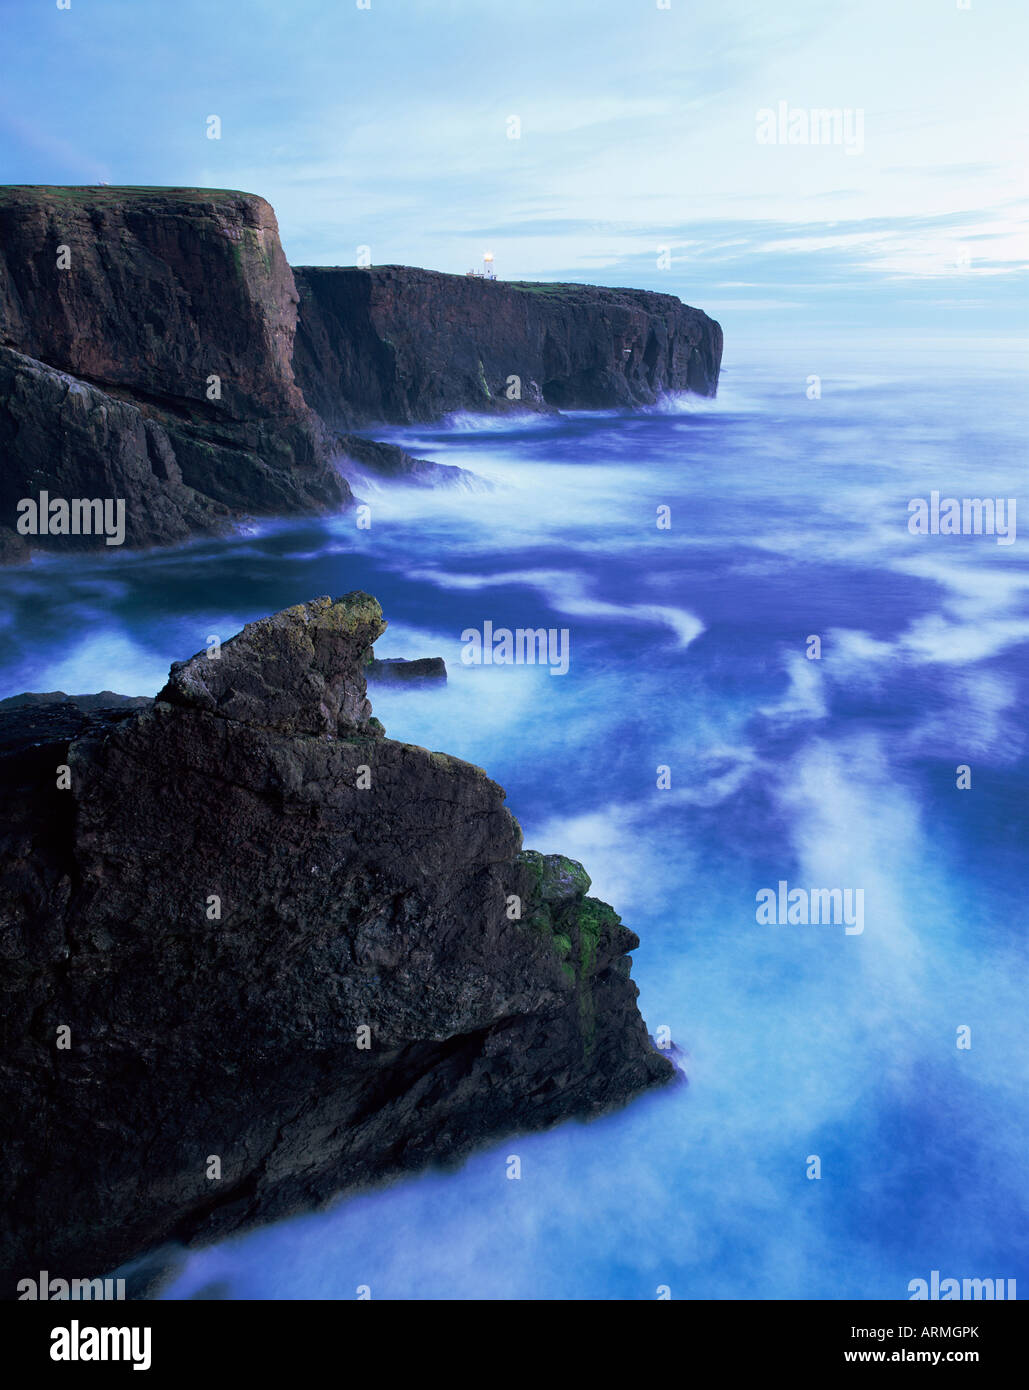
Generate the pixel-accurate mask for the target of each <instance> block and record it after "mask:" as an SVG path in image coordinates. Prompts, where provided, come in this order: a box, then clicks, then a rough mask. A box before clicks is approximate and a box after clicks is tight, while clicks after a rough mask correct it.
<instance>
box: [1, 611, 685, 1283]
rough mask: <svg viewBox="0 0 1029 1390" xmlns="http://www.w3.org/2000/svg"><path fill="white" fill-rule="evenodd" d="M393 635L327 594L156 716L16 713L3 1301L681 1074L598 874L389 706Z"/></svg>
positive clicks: (255, 633)
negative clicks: (383, 657)
mask: <svg viewBox="0 0 1029 1390" xmlns="http://www.w3.org/2000/svg"><path fill="white" fill-rule="evenodd" d="M383 626H384V624H383V623H382V619H381V611H380V609H379V606H378V604H377V603H376V602H375V601H374V599H372V598H370V597H369V596H368V595H366V594H361V593H356V594H349V595H347V596H346V597H345V598H342V599H337V600H330V599H328V598H325V599H319V600H316V601H314V602H312V603H308V604H303V605H300V606H298V607H296V608H291V609H287V610H286V611H285V612H283V613H280V614H277V615H276V616H275V617H272V618H266V619H263V620H262V621H261V622H258V623H252V624H250V625H248V626H247V627H246V628H245V629H244V630H243V632H242V633H241V634H240V635H239V636H237V637H236V638H235V639H233V640H232V641H231V642H228V643H226V644H225V646H224V647H223V648H222V652H221V657H220V659H218V660H211V659H208V657H207V656H206V654H204V653H201V654H200V655H198V656H195V657H193V658H192V659H191V660H190V661H187V662H184V663H179V664H177V665H175V666H173V668H172V671H171V675H170V678H169V680H168V683H167V685H166V686H165V687H164V689H163V690H162V691H161V692H160V694H159V695H158V697H157V699H156V700H155V701H154V702H153V703H152V704H150V705H148V706H146V707H143V708H132V707H130V706H128V705H124V706H121V707H117V706H114V707H108V708H97V709H88V708H85V707H84V706H83V704H81V703H79V704H76V703H75V702H74V701H72V700H68V699H64V700H62V701H60V702H58V703H50V704H37V703H31V702H30V703H26V704H22V705H15V706H14V707H10V706H9V707H8V708H6V709H4V710H2V711H0V772H2V777H0V787H2V792H0V975H2V979H3V991H4V998H5V1007H4V1011H3V1043H2V1067H0V1107H2V1112H3V1115H4V1123H5V1131H6V1135H5V1143H4V1145H3V1148H2V1152H0V1190H2V1192H3V1201H4V1206H5V1211H4V1216H3V1221H2V1226H0V1295H3V1296H7V1297H11V1296H13V1294H14V1290H15V1282H16V1280H17V1279H18V1278H20V1277H24V1276H25V1275H26V1274H35V1272H36V1271H38V1270H40V1269H46V1270H48V1271H50V1272H51V1274H52V1275H54V1276H62V1277H86V1276H93V1275H100V1274H102V1273H103V1272H105V1271H108V1270H110V1269H112V1268H113V1267H115V1266H117V1265H119V1264H120V1263H121V1262H123V1261H125V1260H127V1259H130V1258H132V1257H134V1256H136V1255H139V1254H141V1253H142V1252H144V1251H147V1250H148V1249H151V1248H153V1247H155V1246H157V1245H160V1244H161V1243H162V1242H164V1241H166V1240H181V1241H186V1242H193V1241H196V1242H203V1241H208V1240H211V1239H214V1238H216V1237H220V1236H223V1235H225V1234H227V1233H229V1232H232V1231H236V1230H240V1229H243V1228H245V1227H247V1226H251V1225H253V1224H255V1223H258V1222H261V1221H265V1220H268V1219H271V1218H274V1217H278V1216H283V1215H286V1214H288V1213H291V1212H295V1211H298V1210H301V1209H305V1208H309V1207H310V1206H312V1205H313V1204H317V1203H319V1202H321V1201H323V1200H326V1199H328V1198H330V1197H331V1196H332V1195H333V1194H335V1193H337V1192H339V1191H340V1190H345V1189H353V1188H356V1187H359V1186H362V1185H365V1184H368V1183H374V1182H378V1181H381V1180H383V1179H385V1178H388V1177H389V1176H390V1175H392V1174H395V1173H397V1172H399V1171H402V1170H405V1169H412V1168H416V1167H418V1166H420V1165H423V1164H425V1163H429V1162H437V1161H449V1160H454V1159H457V1158H460V1157H461V1156H462V1155H464V1154H466V1153H467V1152H468V1151H469V1150H470V1149H472V1148H473V1147H474V1146H475V1145H477V1144H481V1143H482V1142H483V1141H485V1140H488V1139H490V1138H493V1137H496V1136H499V1135H501V1134H504V1133H505V1132H509V1131H513V1130H526V1129H531V1128H535V1127H540V1126H546V1125H550V1124H553V1123H555V1122H557V1121H560V1120H563V1119H566V1118H568V1117H570V1116H589V1115H592V1114H595V1113H597V1112H599V1111H603V1110H605V1109H608V1108H609V1107H611V1106H615V1105H618V1104H621V1103H622V1102H624V1101H625V1100H626V1099H627V1098H629V1097H630V1096H632V1095H633V1094H635V1093H636V1092H638V1091H640V1090H642V1089H643V1088H646V1087H649V1086H652V1085H656V1084H660V1083H663V1082H665V1081H667V1080H668V1079H670V1078H671V1077H672V1075H673V1068H672V1067H671V1065H670V1063H669V1062H668V1061H667V1060H666V1059H665V1058H664V1057H662V1056H661V1055H659V1054H658V1053H656V1052H655V1051H653V1050H652V1048H651V1047H650V1045H649V1043H648V1039H647V1036H646V1031H645V1028H644V1025H643V1022H642V1020H641V1018H640V1016H639V1013H638V1011H637V1007H636V989H635V987H634V985H633V984H632V983H631V981H630V979H629V969H630V962H629V959H628V956H627V955H626V952H627V951H630V950H632V949H633V948H634V947H635V946H637V945H638V944H639V943H638V940H637V938H636V937H635V936H634V934H633V933H632V932H631V931H629V930H627V929H626V928H625V927H623V926H622V925H621V923H620V921H619V919H618V917H617V915H616V914H615V913H614V912H613V911H612V910H611V909H610V908H609V907H607V906H606V905H605V904H603V903H601V902H599V901H597V900H596V899H593V898H590V897H588V896H587V892H588V889H589V879H588V877H587V876H586V874H585V871H584V870H583V869H582V868H581V866H579V865H577V864H575V863H573V862H572V861H570V860H565V859H562V858H560V857H559V856H552V857H546V858H545V857H543V856H541V855H538V854H530V853H523V852H521V834H520V831H519V828H518V825H517V823H516V822H515V820H514V819H513V817H512V816H511V815H510V813H509V812H508V811H507V810H506V809H505V807H504V792H503V790H502V788H500V787H499V786H497V785H496V783H494V782H492V781H490V779H489V778H488V777H487V775H486V774H485V773H484V772H483V771H481V770H480V769H479V768H476V767H472V766H470V765H469V764H466V763H463V762H459V761H458V760H456V759H454V758H451V757H448V756H446V755H445V754H442V753H432V752H428V751H426V750H425V749H423V748H417V747H412V746H409V745H406V744H403V743H397V742H394V741H392V740H390V739H388V738H386V737H385V736H384V733H383V730H382V728H381V726H380V725H379V724H378V722H377V721H376V720H375V719H374V718H373V717H372V716H371V710H370V706H369V704H368V701H367V698H366V692H365V677H364V669H365V662H366V659H367V656H368V650H369V648H370V646H371V644H372V642H373V641H374V640H375V638H376V637H377V636H378V635H379V633H380V632H381V631H382V629H383ZM58 694H59V692H58ZM34 698H35V697H34ZM76 698H78V697H76ZM66 780H67V781H69V782H70V785H69V786H68V787H66V788H62V787H61V786H60V785H59V784H60V783H62V782H64V781H66ZM215 1159H217V1164H215V1163H214V1160H215ZM219 1165H220V1176H212V1174H213V1173H215V1172H216V1171H217V1170H218V1168H219Z"/></svg>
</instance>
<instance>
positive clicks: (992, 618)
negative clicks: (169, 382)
mask: <svg viewBox="0 0 1029 1390" xmlns="http://www.w3.org/2000/svg"><path fill="white" fill-rule="evenodd" d="M1025 368H1026V347H1025V344H1022V343H1014V342H1009V341H1006V340H1001V339H997V338H983V339H978V340H974V339H957V338H954V339H942V338H940V339H932V340H925V339H923V340H918V339H900V338H897V339H894V340H890V341H884V340H882V339H879V340H869V341H867V342H864V341H861V340H858V339H853V340H851V339H847V340H845V341H844V340H843V339H842V338H841V337H839V336H838V337H837V339H836V340H835V341H833V342H831V343H825V344H821V345H819V344H817V343H812V342H805V343H803V344H801V343H791V342H790V341H789V339H788V338H786V340H785V341H783V342H779V343H777V345H776V346H775V348H774V350H770V349H769V345H768V341H767V339H766V340H764V341H758V340H755V341H754V342H752V343H745V342H744V343H740V344H736V345H734V344H733V342H732V340H731V338H730V341H729V343H728V350H727V355H726V362H725V366H724V370H723V375H722V379H721V384H720V388H719V393H718V396H717V398H716V399H714V400H707V399H702V398H698V397H694V396H679V397H669V398H667V399H665V400H663V401H661V402H660V403H659V404H658V405H656V406H654V407H650V408H644V409H638V410H606V411H577V412H570V413H565V414H560V415H534V414H530V413H525V414H514V415H510V416H504V417H481V416H473V415H456V416H451V417H448V418H447V419H445V420H443V421H440V422H438V423H434V424H429V425H416V426H410V427H404V428H396V427H390V428H382V429H379V430H375V429H372V430H370V431H368V432H369V434H370V435H371V436H372V437H375V438H379V439H388V440H390V441H391V442H395V443H399V444H402V445H403V446H404V447H405V448H406V449H408V450H409V451H410V452H411V453H414V454H415V455H417V456H419V457H423V458H428V459H432V460H435V461H437V462H440V463H445V464H456V465H458V466H460V467H461V468H463V469H465V470H468V471H469V472H470V473H472V474H474V475H475V477H474V478H472V479H467V480H466V481H465V483H464V484H463V485H461V486H455V487H447V488H436V489H431V488H421V487H399V486H396V485H394V484H389V483H385V482H378V483H376V482H373V481H371V480H368V481H367V482H365V483H362V484H361V487H360V489H359V490H360V492H361V497H362V500H363V502H364V503H365V504H366V505H367V507H368V511H366V512H365V513H362V516H363V519H364V521H365V522H366V523H367V524H366V525H364V526H363V527H361V526H359V525H358V524H357V514H356V513H354V512H348V513H345V514H341V515H334V516H328V517H320V518H316V519H311V518H304V519H300V520H296V519H291V520H281V521H279V520H273V521H266V522H262V523H260V524H256V525H252V526H249V527H247V528H244V529H243V530H242V531H241V532H240V533H239V534H236V535H233V536H230V537H227V538H220V539H214V540H211V539H206V540H200V541H196V542H194V543H190V544H187V545H184V546H181V547H178V548H175V549H170V550H159V551H151V552H138V553H132V552H128V551H125V552H117V553H114V552H112V551H111V550H108V551H106V552H105V553H102V554H96V555H92V554H91V555H86V556H83V555H77V556H73V557H68V558H66V557H63V556H61V557H52V556H51V557H42V558H36V559H35V560H34V561H33V563H32V564H31V565H29V566H27V567H20V568H9V569H6V570H3V571H0V613H2V616H0V648H2V656H0V696H4V695H11V694H16V693H18V692H21V691H25V690H35V691H48V690H56V689H60V690H64V691H66V692H69V693H84V692H90V691H94V690H100V689H103V688H107V689H113V690H116V691H119V692H121V693H124V694H130V695H150V694H153V693H155V692H156V690H157V689H158V688H159V687H160V686H161V685H162V684H163V683H164V680H165V678H166V675H167V671H168V666H169V664H170V662H171V661H172V660H178V659H182V658H185V657H188V656H189V655H191V654H192V653H194V652H196V651H198V650H200V649H201V648H203V647H204V646H205V645H206V644H207V642H208V640H209V638H210V637H211V636H212V635H213V636H217V637H219V638H220V639H221V640H222V641H224V640H225V639H227V638H228V637H230V636H231V635H232V634H233V633H235V632H237V631H238V630H239V629H240V628H241V627H242V626H243V624H244V623H246V622H248V621H250V620H252V619H255V618H258V617H261V616H263V615H265V614H268V613H271V612H274V611H277V610H278V609H281V608H284V607H286V606H288V605H290V604H293V603H297V602H300V601H303V600H306V599H310V598H314V597H316V596H318V595H321V594H333V595H338V594H343V593H346V592H347V591H349V590H352V589H364V590H366V591H368V592H370V593H372V594H374V595H375V596H376V597H377V598H378V599H379V600H380V602H381V604H382V607H383V610H384V613H385V616H386V618H387V620H388V622H389V628H388V630H387V631H386V633H385V635H384V636H383V637H382V638H380V640H379V642H378V644H377V648H376V651H377V655H379V656H388V657H389V656H391V657H411V658H413V657H425V656H442V657H444V659H445V660H446V663H447V668H448V672H449V676H448V681H447V684H446V686H445V687H432V688H410V689H398V688H393V687H382V688H377V689H374V690H373V691H372V699H373V704H374V710H375V713H376V715H377V716H378V717H379V718H380V719H381V720H382V722H383V723H384V725H385V727H386V730H387V733H388V734H389V735H390V736H392V737H394V738H397V739H401V740H403V741H405V742H408V743H415V744H420V745H423V746H425V747H427V748H430V749H441V750H444V751H446V752H448V753H451V754H453V755H455V756H457V757H459V758H463V759H466V760H467V761H469V762H472V763H475V764H478V765H480V766H482V767H484V768H486V770H487V771H488V772H489V774H490V775H491V776H492V777H493V778H494V779H495V780H496V781H498V782H499V783H501V785H502V786H503V787H504V788H506V791H507V804H508V806H509V807H510V809H511V811H512V812H513V814H514V815H515V816H516V818H517V819H518V821H519V822H520V824H521V826H522V829H523V832H524V841H525V845H526V847H527V848H532V849H537V850H541V851H543V852H545V853H556V852H560V853H563V854H566V855H569V856H571V857H573V858H575V859H578V860H580V861H581V862H582V863H583V864H584V865H585V867H586V869H587V871H588V872H589V874H590V875H591V877H592V880H593V887H592V890H591V891H592V892H593V893H594V894H595V895H597V896H599V897H601V898H603V899H605V900H606V901H608V902H610V903H611V904H613V905H614V907H615V908H616V909H617V910H618V912H619V913H620V914H621V915H622V917H623V919H624V920H625V922H626V923H627V924H628V925H630V926H631V927H632V928H633V929H634V930H635V931H636V932H637V933H638V934H639V937H640V940H641V945H640V947H639V949H638V950H637V951H636V952H635V955H634V964H633V978H634V979H635V981H636V983H637V985H638V986H639V991H640V997H639V1005H640V1009H641V1011H642V1014H643V1016H644V1018H645V1020H646V1022H647V1026H648V1029H649V1031H650V1032H651V1034H652V1035H653V1036H654V1037H655V1039H658V1040H664V1041H671V1042H673V1043H674V1044H675V1046H676V1048H678V1049H680V1050H681V1054H682V1057H681V1061H682V1066H683V1069H684V1071H685V1074H686V1077H687V1084H685V1085H680V1086H676V1087H669V1088H665V1089H662V1090H660V1091H657V1092H653V1093H649V1094H647V1095H645V1096H642V1097H640V1098H638V1099H637V1100H635V1101H633V1102H632V1103H630V1104H629V1105H627V1106H626V1107H625V1108H624V1109H622V1110H620V1111H618V1112H617V1113H613V1114H610V1115H607V1116H605V1117H602V1118H600V1119H597V1120H594V1121H591V1122H589V1123H582V1122H578V1121H570V1122H569V1123H566V1124H563V1125H561V1126H559V1127H557V1128H555V1129H552V1130H550V1131H548V1132H546V1133H542V1134H516V1135H511V1136H509V1137H507V1138H504V1139H502V1140H500V1141H498V1142H497V1143H496V1144H494V1145H493V1146H492V1147H490V1148H489V1149H486V1150H484V1151H481V1152H479V1153H477V1154H476V1155H474V1156H473V1157H472V1158H470V1159H469V1160H468V1161H467V1162H466V1163H465V1164H464V1165H463V1166H462V1167H461V1168H460V1169H459V1170H457V1171H451V1172H443V1171H431V1170H430V1171H426V1172H423V1173H421V1174H418V1175H414V1176H410V1177H406V1178H404V1179H403V1180H401V1181H398V1182H394V1183H392V1184H390V1185H386V1186H383V1187H381V1188H379V1189H376V1190H373V1191H370V1192H365V1193H363V1194H359V1195H356V1196H350V1197H347V1198H343V1199H340V1200H339V1201H338V1203H337V1204H336V1205H334V1206H333V1207H331V1208H330V1209H328V1210H324V1211H320V1212H314V1213H310V1214H306V1215H302V1216H299V1217H297V1218H294V1219H291V1220H288V1221H284V1222H280V1223H278V1224H274V1225H269V1226H267V1227H265V1228H262V1229H260V1230H258V1231H255V1232H252V1233H250V1234H248V1235H245V1236H243V1237H239V1238H236V1239H233V1240H230V1241H227V1242H225V1243H222V1244H219V1245H216V1246H213V1247H211V1248H207V1249H203V1250H197V1251H190V1252H188V1253H187V1254H186V1255H185V1256H184V1258H183V1261H182V1263H181V1265H180V1267H179V1268H178V1272H177V1274H176V1275H175V1277H174V1279H173V1281H172V1282H171V1284H170V1285H169V1286H168V1287H167V1288H166V1290H165V1292H164V1295H163V1296H164V1297H166V1298H171V1299H185V1298H194V1297H227V1298H234V1299H302V1298H316V1299H357V1298H362V1297H369V1296H370V1297H372V1298H392V1299H471V1298H486V1299H658V1298H663V1297H671V1298H673V1299H705V1298H706V1299H711V1298H716V1299H775V1298H780V1299H781V1298H785V1299H855V1298H857V1299H872V1298H885V1299H906V1298H909V1297H910V1296H911V1290H912V1288H913V1287H917V1286H914V1285H913V1284H912V1281H915V1280H918V1279H924V1280H926V1281H929V1280H930V1278H931V1275H932V1272H933V1271H934V1270H935V1271H938V1272H939V1276H940V1278H948V1277H953V1278H958V1279H963V1278H994V1279H1003V1280H1005V1281H1006V1280H1010V1279H1015V1280H1016V1281H1017V1285H1018V1286H1019V1287H1020V1289H1021V1290H1024V1293H1023V1294H1022V1296H1023V1297H1024V1296H1025V1295H1026V1294H1029V1254H1027V1250H1029V1239H1027V1237H1029V1209H1027V1208H1029V1041H1027V1020H1029V1008H1027V975H1029V972H1027V953H1029V911H1027V894H1029V869H1027V863H1026V841H1027V836H1026V810H1027V790H1029V739H1027V722H1026V707H1027V685H1029V603H1027V598H1029V559H1027V554H1029V540H1027V539H1026V538H1024V537H1023V535H1022V533H1021V530H1020V529H1019V528H1020V527H1024V529H1025V532H1026V535H1027V536H1029V488H1027V487H1026V477H1027V473H1026V463H1025V458H1026V455H1025V441H1026V438H1027V437H1029V418H1027V417H1029V399H1027V393H1026V389H1025V380H1026V378H1025ZM933 494H936V497H937V504H936V505H937V511H938V512H939V510H940V508H943V509H944V510H946V507H947V499H955V500H956V501H957V502H958V503H960V502H962V501H963V499H980V500H985V499H990V500H992V501H993V502H994V503H995V504H996V503H997V502H998V500H999V501H1000V503H1001V504H1002V506H1003V515H1004V517H1005V524H1006V525H1007V526H1008V532H1007V535H1000V534H996V533H995V534H992V535H991V534H988V533H987V527H986V525H985V524H984V527H983V530H982V531H981V532H980V533H979V534H975V533H974V531H973V532H972V533H962V532H960V531H959V532H958V533H957V534H948V533H946V531H945V530H943V529H941V528H938V532H937V533H936V534H932V533H930V532H929V531H928V529H926V530H924V531H919V530H918V528H917V517H918V516H919V515H927V514H928V513H929V510H930V509H931V506H932V497H933ZM1010 499H1014V503H1015V510H1014V511H1012V504H1011V501H1010ZM923 508H924V509H925V510H923ZM973 512H974V509H973ZM973 512H970V516H971V515H972V514H973ZM982 514H983V515H984V516H985V517H986V518H987V519H988V517H989V512H988V509H984V511H983V513H982ZM1012 523H1013V524H1012ZM913 527H914V529H913ZM487 622H489V623H491V624H492V625H493V630H494V631H496V630H497V629H502V628H508V629H511V630H516V629H519V628H523V629H530V628H531V629H538V628H545V629H548V630H549V629H554V630H555V631H556V632H558V633H563V634H565V640H566V641H567V655H568V663H567V671H565V672H563V673H557V672H555V669H554V667H553V666H551V665H548V664H546V663H539V662H537V663H530V662H522V663H510V664H509V663H505V662H496V661H495V662H493V663H491V664H489V665H487V664H484V663H481V662H480V663H475V662H473V661H470V660H469V659H468V657H469V645H468V641H467V633H468V631H469V630H477V631H479V632H482V630H483V627H484V624H486V623H487ZM462 634H465V636H463V635H462ZM780 885H783V887H782V890H781V893H782V897H783V900H784V901H785V902H787V903H789V902H791V901H792V902H794V903H797V904H800V905H799V906H797V907H796V908H795V910H794V911H793V919H794V920H792V921H791V920H789V914H788V913H787V914H786V916H785V920H780V914H779V912H778V903H779V899H780ZM834 889H839V890H840V892H841V897H842V896H843V893H844V891H845V890H849V892H850V894H851V896H850V898H849V899H848V901H849V902H850V904H851V906H852V908H854V907H855V905H856V904H857V903H858V902H859V901H860V903H861V913H860V917H859V916H858V914H857V912H856V910H852V911H851V913H850V916H851V918H852V919H853V920H852V921H850V922H846V921H842V920H839V918H838V914H836V913H835V911H828V912H823V913H821V914H820V913H819V912H818V910H817V909H816V908H815V907H814V904H816V903H822V904H825V903H829V904H831V905H832V907H833V908H834V907H835V901H834V899H833V897H832V895H831V890H834ZM769 890H770V891H769ZM795 890H803V892H802V893H801V894H799V895H795V896H794V897H793V898H792V900H791V898H790V896H789V895H790V894H795ZM827 890H828V893H829V896H826V897H822V896H821V895H822V894H823V893H825V892H826V891H827ZM858 894H860V897H858ZM772 901H774V904H775V906H774V908H772V909H769V908H768V907H767V906H766V907H765V908H764V909H762V903H765V904H768V903H769V902H772ZM804 904H806V905H807V907H808V911H804V910H803V905H804ZM819 915H821V916H827V917H829V919H830V920H828V921H826V920H819V921H812V920H806V921H805V920H803V919H804V918H805V917H807V918H809V919H810V918H811V917H812V916H815V917H817V916H819ZM770 917H771V918H772V919H773V920H769V918H770ZM833 918H836V920H833ZM859 923H860V926H859ZM513 1156H517V1157H518V1159H519V1164H517V1165H514V1164H512V1163H510V1162H509V1160H510V1159H511V1158H512V1157H513ZM519 1170H520V1176H517V1177H512V1176H511V1174H512V1172H518V1171H519Z"/></svg>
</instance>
